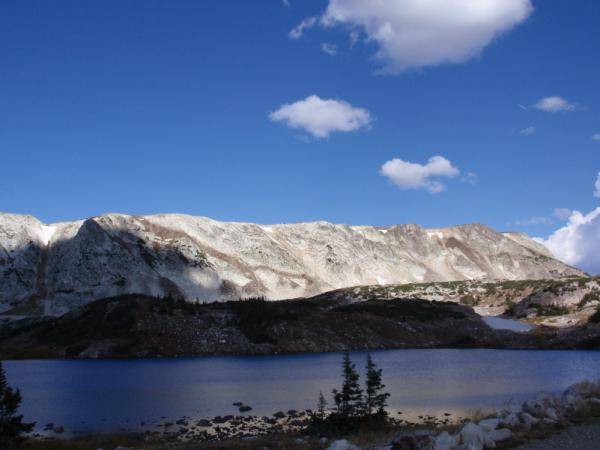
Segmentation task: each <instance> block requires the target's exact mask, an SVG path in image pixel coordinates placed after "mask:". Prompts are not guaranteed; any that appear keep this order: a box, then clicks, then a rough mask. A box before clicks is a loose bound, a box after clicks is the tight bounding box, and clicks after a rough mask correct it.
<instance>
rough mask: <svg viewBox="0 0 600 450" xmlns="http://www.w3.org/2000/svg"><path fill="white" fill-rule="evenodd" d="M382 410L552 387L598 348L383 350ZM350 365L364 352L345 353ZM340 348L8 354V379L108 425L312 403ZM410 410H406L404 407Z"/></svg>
mask: <svg viewBox="0 0 600 450" xmlns="http://www.w3.org/2000/svg"><path fill="white" fill-rule="evenodd" d="M373 356H374V359H375V361H376V362H377V364H379V366H380V367H381V368H382V369H383V376H384V382H385V384H386V385H387V389H388V391H389V392H390V393H391V394H392V396H391V398H390V409H391V410H402V411H405V413H409V412H412V413H414V414H423V413H430V414H436V415H437V414H440V413H442V412H446V411H448V412H453V413H455V414H459V415H460V414H464V413H465V412H468V411H472V410H474V409H478V408H487V407H497V406H502V405H503V404H504V403H506V402H507V401H510V400H514V401H519V400H522V399H524V398H527V397H529V396H532V395H534V394H536V393H537V392H539V391H559V390H562V389H564V388H565V387H567V386H568V385H570V384H572V383H575V382H577V381H580V380H584V379H593V378H595V377H596V376H597V374H598V373H600V352H593V351H510V350H385V351H378V352H374V353H373ZM353 360H354V361H355V362H356V363H357V366H358V367H359V368H362V366H363V365H364V362H365V354H364V353H353ZM340 362H341V354H339V353H327V354H310V355H293V356H273V357H205V358H188V359H163V360H132V361H63V360H45V361H43V360H36V361H8V362H5V368H6V371H7V374H8V378H9V380H10V382H11V383H12V384H13V385H15V386H17V387H19V388H20V389H21V391H22V393H23V396H24V402H23V409H22V412H23V413H24V414H25V416H26V418H27V419H28V420H35V421H37V422H38V425H41V426H43V425H44V424H45V423H47V422H54V423H56V424H60V425H64V426H65V427H66V428H67V429H68V430H81V431H89V430H95V431H99V430H104V431H115V430H118V429H120V428H121V427H135V426H137V425H139V423H140V422H142V421H144V422H148V421H152V420H158V419H160V418H161V417H163V416H164V417H166V418H167V419H178V418H180V417H182V416H184V415H187V416H191V417H213V416H216V415H224V414H236V413H237V409H236V408H235V407H233V406H232V403H234V402H237V401H241V402H244V403H245V404H248V405H250V406H252V407H253V410H252V412H251V413H250V414H258V415H263V414H266V415H269V414H273V413H274V412H276V411H279V410H283V411H287V410H288V409H292V408H293V409H298V410H300V409H306V408H314V405H315V403H316V399H317V395H318V393H319V391H320V390H321V391H323V393H324V394H326V395H327V394H328V393H329V392H331V389H333V388H334V387H337V384H338V383H339V374H340ZM410 415H412V414H410Z"/></svg>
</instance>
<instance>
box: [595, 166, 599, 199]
mask: <svg viewBox="0 0 600 450" xmlns="http://www.w3.org/2000/svg"><path fill="white" fill-rule="evenodd" d="M594 197H600V172H598V177H597V178H596V182H595V183H594Z"/></svg>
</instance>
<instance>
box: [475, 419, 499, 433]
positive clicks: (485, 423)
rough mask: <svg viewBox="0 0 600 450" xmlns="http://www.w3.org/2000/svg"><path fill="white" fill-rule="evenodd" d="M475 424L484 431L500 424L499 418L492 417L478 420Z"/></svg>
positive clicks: (493, 428)
mask: <svg viewBox="0 0 600 450" xmlns="http://www.w3.org/2000/svg"><path fill="white" fill-rule="evenodd" d="M477 425H479V426H480V427H481V428H483V430H484V431H491V430H495V429H496V428H498V426H499V425H500V419H496V418H495V417H492V418H490V419H485V420H480V421H479V423H478V424H477Z"/></svg>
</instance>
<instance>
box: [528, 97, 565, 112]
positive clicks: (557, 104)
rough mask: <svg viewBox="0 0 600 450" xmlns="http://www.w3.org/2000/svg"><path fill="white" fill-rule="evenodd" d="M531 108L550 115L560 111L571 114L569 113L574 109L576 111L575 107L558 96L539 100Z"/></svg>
mask: <svg viewBox="0 0 600 450" xmlns="http://www.w3.org/2000/svg"><path fill="white" fill-rule="evenodd" d="M532 107H533V108H535V109H539V110H540V111H545V112H551V113H555V112H560V111H568V112H571V111H575V109H576V106H575V105H573V104H572V103H569V102H568V101H567V100H566V99H564V98H563V97H558V96H554V97H544V98H542V99H540V100H539V101H538V102H537V103H535V104H534V105H532Z"/></svg>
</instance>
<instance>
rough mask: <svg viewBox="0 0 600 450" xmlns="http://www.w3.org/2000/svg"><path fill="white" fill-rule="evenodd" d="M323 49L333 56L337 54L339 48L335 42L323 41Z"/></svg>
mask: <svg viewBox="0 0 600 450" xmlns="http://www.w3.org/2000/svg"><path fill="white" fill-rule="evenodd" d="M321 50H323V51H324V52H325V53H327V54H328V55H331V56H335V55H337V52H338V48H337V45H335V44H330V43H329V42H323V43H322V44H321Z"/></svg>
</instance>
